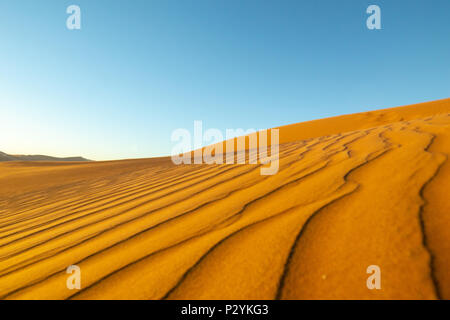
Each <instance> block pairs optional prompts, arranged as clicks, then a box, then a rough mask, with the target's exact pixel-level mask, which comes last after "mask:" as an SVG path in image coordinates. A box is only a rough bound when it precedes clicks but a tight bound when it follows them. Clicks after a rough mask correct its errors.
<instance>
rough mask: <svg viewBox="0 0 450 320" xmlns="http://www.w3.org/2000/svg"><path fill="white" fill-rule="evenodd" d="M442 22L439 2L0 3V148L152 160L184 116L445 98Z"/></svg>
mask: <svg viewBox="0 0 450 320" xmlns="http://www.w3.org/2000/svg"><path fill="white" fill-rule="evenodd" d="M72 4H75V5H79V6H80V8H81V30H68V29H67V28H66V19H67V17H68V16H69V15H68V14H67V13H66V8H67V7H68V6H69V5H72ZM371 4H376V5H379V6H380V8H381V14H382V30H368V29H367V27H366V19H367V17H368V16H369V15H368V14H366V8H367V7H368V6H369V5H371ZM449 17H450V1H448V0H433V1H425V0H421V1H407V0H396V1H379V0H372V1H362V0H361V1H360V0H342V1H336V0H329V1H325V0H307V1H300V0H292V1H287V0H177V1H174V0H142V1H138V0H133V1H125V0H122V1H119V0H116V1H114V0H111V1H107V0H77V1H76V0H71V1H62V0H48V1H35V0H2V1H1V2H0V151H4V152H7V153H12V154H17V153H25V154H37V153H38V154H49V155H55V156H72V155H74V156H75V155H82V156H85V157H88V158H91V159H95V160H105V159H122V158H140V157H152V156H158V155H168V154H170V152H171V149H172V147H173V145H174V144H175V143H172V142H171V141H170V137H171V133H172V131H173V130H175V129H177V128H186V129H189V130H191V131H192V130H193V122H194V120H202V121H203V126H204V129H207V128H218V129H221V130H225V129H226V128H243V129H249V128H255V129H264V128H270V127H275V126H280V125H284V124H290V123H296V122H301V121H306V120H311V119H318V118H323V117H329V116H334V115H340V114H348V113H354V112H360V111H366V110H372V109H379V108H385V107H393V106H398V105H405V104H410V103H417V102H423V101H429V100H435V99H441V98H447V97H449V96H450V93H449V92H450V22H449Z"/></svg>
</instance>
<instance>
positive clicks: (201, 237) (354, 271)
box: [0, 99, 450, 299]
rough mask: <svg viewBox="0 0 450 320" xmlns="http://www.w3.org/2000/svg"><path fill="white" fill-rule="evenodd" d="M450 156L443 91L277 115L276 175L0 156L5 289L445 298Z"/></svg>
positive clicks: (24, 294) (251, 169)
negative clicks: (361, 109)
mask: <svg viewBox="0 0 450 320" xmlns="http://www.w3.org/2000/svg"><path fill="white" fill-rule="evenodd" d="M449 154H450V99H447V100H441V101H436V102H431V103H424V104H418V105H414V106H406V107H400V108H393V109H385V110H379V111H374V112H365V113H359V114H354V115H346V116H341V117H334V118H329V119H323V120H316V121H310V122H304V123H300V124H294V125H290V126H285V127H281V128H280V168H279V172H278V174H276V175H273V176H262V175H260V170H259V169H260V166H259V165H178V166H176V165H174V164H173V163H172V162H171V159H170V158H155V159H144V160H125V161H110V162H86V163H70V162H64V163H62V162H55V163H41V162H39V163H36V162H5V163H1V164H0V297H1V298H2V299H450V271H449V270H450V231H449V230H450V214H449V212H450V203H449V201H448V193H449V191H448V190H450V163H449V160H448V155H449ZM73 264H75V265H78V266H79V267H80V268H81V272H82V280H81V281H82V288H81V290H68V289H67V287H66V279H67V277H68V275H67V273H66V268H67V267H68V266H69V265H73ZM369 265H378V266H380V268H381V286H382V288H381V290H369V289H368V288H367V286H366V280H367V278H368V276H369V275H368V274H367V273H366V268H367V267H368V266H369Z"/></svg>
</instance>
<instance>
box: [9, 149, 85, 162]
mask: <svg viewBox="0 0 450 320" xmlns="http://www.w3.org/2000/svg"><path fill="white" fill-rule="evenodd" d="M2 161H91V160H89V159H85V158H83V157H67V158H57V157H50V156H43V155H40V154H36V155H22V154H20V155H11V154H6V153H4V152H1V151H0V162H2Z"/></svg>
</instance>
